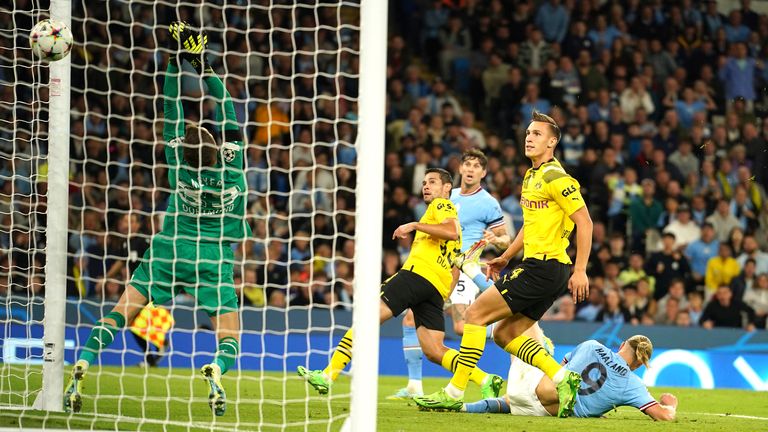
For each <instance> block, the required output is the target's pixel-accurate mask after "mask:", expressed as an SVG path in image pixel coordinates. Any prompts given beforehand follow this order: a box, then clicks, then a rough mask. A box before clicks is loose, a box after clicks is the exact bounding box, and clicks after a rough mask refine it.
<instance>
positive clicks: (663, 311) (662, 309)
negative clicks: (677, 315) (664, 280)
mask: <svg viewBox="0 0 768 432" xmlns="http://www.w3.org/2000/svg"><path fill="white" fill-rule="evenodd" d="M670 300H675V301H676V307H677V309H678V310H685V309H687V308H688V299H686V297H685V282H684V281H683V280H682V279H673V280H672V282H671V283H670V284H669V292H668V293H667V294H666V295H665V296H664V297H662V298H660V299H659V300H658V301H657V302H656V305H657V308H658V312H657V316H656V322H661V321H664V317H665V316H667V304H668V303H669V301H670Z"/></svg>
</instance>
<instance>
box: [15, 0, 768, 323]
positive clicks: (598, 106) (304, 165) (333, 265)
mask: <svg viewBox="0 0 768 432" xmlns="http://www.w3.org/2000/svg"><path fill="white" fill-rule="evenodd" d="M150 3H151V2H133V3H131V4H130V5H129V4H127V3H121V4H119V5H112V6H110V7H109V9H108V8H107V5H106V4H102V3H93V2H90V3H88V4H87V6H83V3H79V2H75V8H76V11H74V13H73V31H74V33H75V38H76V40H84V41H85V43H84V44H81V45H79V46H78V47H77V48H76V49H75V51H74V52H73V54H72V61H73V75H72V86H73V96H72V98H73V99H72V107H73V108H72V113H71V119H72V121H71V146H70V147H71V148H70V154H71V160H72V163H71V182H70V197H71V205H70V209H69V212H70V234H69V245H70V263H69V266H70V287H69V294H70V295H72V296H83V297H91V298H94V299H114V298H116V297H117V296H119V294H120V292H121V290H122V289H123V286H124V284H125V281H126V280H127V278H128V276H129V273H130V270H131V269H132V268H135V266H136V265H137V263H138V260H139V259H140V257H141V253H142V251H143V249H145V248H146V246H147V241H148V238H149V236H151V234H152V233H154V232H156V231H157V230H158V229H159V227H160V226H161V225H160V220H159V219H160V216H159V213H158V211H159V210H162V209H163V208H164V207H165V205H166V201H167V196H168V189H167V182H166V179H165V176H166V171H165V168H164V167H163V165H162V163H163V162H164V156H163V153H162V150H163V147H162V142H161V139H160V127H161V121H162V118H161V117H162V112H161V106H162V100H161V99H162V98H161V97H160V95H161V88H162V87H161V86H162V79H163V77H162V75H163V74H162V72H163V71H164V70H165V65H166V60H167V57H168V51H165V50H162V49H159V48H162V47H166V46H168V41H167V39H168V36H167V33H166V32H165V31H163V28H164V26H165V24H167V23H168V22H170V21H173V20H174V19H177V18H182V19H189V20H191V21H196V22H202V23H204V24H205V25H206V28H207V29H208V32H209V34H210V35H211V38H210V40H211V43H210V47H209V48H210V51H211V53H212V54H213V57H214V59H215V68H216V70H217V71H219V72H221V73H225V74H226V84H227V87H228V88H229V91H230V93H231V94H232V96H233V99H234V100H235V102H236V110H237V114H238V119H239V120H240V121H241V122H242V123H243V124H244V125H245V130H246V132H247V136H248V140H249V143H248V144H249V150H248V161H247V176H248V182H249V187H250V191H249V200H248V201H249V206H248V207H249V210H248V217H249V221H250V223H251V224H252V226H253V229H254V238H253V239H251V240H249V241H247V242H245V244H242V245H237V257H238V260H239V265H238V266H236V269H237V270H236V278H237V282H238V284H239V287H240V292H241V294H242V303H243V304H246V305H255V306H263V305H272V306H275V307H286V306H305V305H318V304H323V305H330V306H331V307H345V308H348V307H349V303H350V301H351V295H352V285H351V280H352V277H353V276H354V272H355V270H356V269H355V268H354V266H353V264H352V258H353V255H354V250H355V244H354V240H353V236H354V230H355V220H354V209H355V186H356V175H357V173H356V170H355V164H356V154H355V150H354V142H355V134H356V124H357V117H356V114H355V112H356V100H357V91H358V88H357V87H358V74H359V68H360V65H359V58H358V48H359V32H358V29H357V27H356V26H355V23H356V22H357V21H356V19H357V14H358V12H359V11H358V8H357V7H356V6H355V5H354V3H353V2H345V3H344V4H345V6H343V7H338V6H336V5H331V3H327V5H326V3H323V4H322V5H319V6H315V5H314V2H309V1H299V2H293V1H291V2H287V1H286V2H280V1H272V2H270V1H266V0H264V1H261V0H259V1H249V2H245V1H242V2H229V3H228V6H227V9H222V8H221V7H220V5H217V2H215V1H214V2H208V3H209V4H208V5H207V6H205V7H202V8H191V9H184V8H181V9H175V8H173V9H171V8H167V7H165V6H162V5H158V6H154V7H153V6H152V5H150ZM755 3H756V5H755V6H754V8H753V5H752V4H751V2H750V1H748V0H743V1H740V2H737V1H731V2H727V1H726V2H719V4H718V2H715V1H694V0H680V1H660V0H651V1H639V0H623V1H619V0H613V1H612V0H608V1H601V0H567V1H560V0H540V1H520V0H515V1H511V0H510V1H501V0H442V1H438V0H435V1H431V0H393V1H391V2H390V36H389V40H388V68H387V78H388V79H387V100H386V104H387V137H386V142H387V152H386V158H385V160H384V161H383V163H384V164H385V173H386V178H385V193H384V198H385V202H384V208H385V210H384V211H385V214H384V227H383V234H384V235H383V238H384V244H383V245H382V246H383V248H384V262H383V272H382V278H384V277H388V276H389V275H391V274H393V273H394V272H395V271H397V269H398V268H399V266H400V263H401V262H402V261H403V260H404V258H405V257H406V256H407V253H408V250H409V246H410V244H409V240H402V241H393V240H390V239H391V233H392V231H393V230H394V229H395V228H396V227H397V226H398V225H399V224H401V223H405V222H410V221H413V220H416V219H418V218H419V217H420V216H421V214H422V213H423V211H424V208H425V207H424V205H423V202H422V200H421V179H422V177H423V173H424V171H425V170H426V169H427V168H429V167H444V168H447V169H449V170H450V171H451V172H453V173H454V178H455V181H456V184H457V185H458V181H459V175H458V166H459V160H460V156H461V154H462V152H464V151H466V150H468V149H470V148H480V149H481V150H483V151H484V152H485V154H486V155H487V156H488V158H489V163H488V174H487V177H486V178H485V181H484V184H483V185H484V187H485V188H486V189H487V190H488V191H489V192H490V193H492V194H493V195H494V196H495V197H496V198H498V200H499V201H500V203H501V206H502V209H503V210H504V213H505V217H506V218H507V222H508V224H507V225H508V228H509V230H510V232H511V233H512V234H513V235H514V233H515V232H516V230H518V229H519V228H520V226H521V225H522V210H521V208H520V206H519V198H520V188H521V183H522V176H523V175H524V173H525V171H526V170H527V169H528V167H529V166H530V163H529V161H528V160H527V159H526V158H525V157H524V155H523V154H522V150H521V149H522V134H521V133H522V131H524V129H525V128H526V127H527V124H528V119H529V118H530V113H531V111H532V110H533V109H537V110H539V111H542V112H545V113H548V114H549V115H551V116H552V117H553V118H554V119H555V120H556V121H557V122H558V123H559V125H560V127H561V129H562V131H563V138H562V140H561V142H560V144H559V145H558V147H557V151H556V156H557V157H558V159H559V160H560V161H561V162H562V163H563V164H564V166H565V167H566V169H567V170H568V172H569V173H571V174H572V175H573V176H574V177H575V178H576V179H577V180H578V181H579V183H580V185H581V187H582V191H581V192H582V194H583V195H584V197H585V199H586V200H587V203H588V206H589V209H590V213H591V215H592V218H593V220H594V222H595V228H594V238H593V251H592V254H591V260H590V268H589V269H588V274H589V275H590V278H591V286H592V290H591V296H590V299H589V301H588V302H585V303H583V304H579V305H573V303H572V301H570V300H568V299H569V298H563V299H562V300H561V301H558V302H557V303H556V304H555V306H554V307H553V308H552V310H551V311H550V312H549V313H548V314H547V316H546V317H545V318H546V319H553V320H584V321H612V322H625V323H632V324H663V325H678V326H699V325H701V326H705V327H717V326H725V327H742V328H747V329H753V328H756V327H757V328H764V327H765V322H766V313H768V252H767V251H768V205H766V202H765V201H766V199H767V198H768V197H767V196H766V192H765V190H766V186H768V144H767V142H766V140H768V121H764V120H763V119H764V117H766V114H768V90H767V88H768V67H766V65H764V63H765V62H768V43H766V41H768V15H766V14H765V13H760V12H758V11H757V9H760V10H765V9H768V7H766V5H765V4H760V3H765V2H755ZM270 5H272V7H271V8H270V7H269V6H270ZM14 7H15V8H16V9H15V10H14V11H15V12H14V13H13V17H14V20H13V23H10V22H9V23H1V24H0V29H2V30H3V31H0V42H1V43H0V46H3V47H10V46H15V47H16V49H15V51H14V50H12V49H3V51H0V81H3V82H4V83H6V82H9V83H16V85H15V86H14V85H4V86H3V87H2V89H0V111H2V113H0V121H2V122H5V123H0V147H1V148H0V153H2V155H3V158H2V161H1V162H2V163H1V164H0V179H2V180H3V182H2V186H1V187H0V207H2V208H0V216H1V217H2V220H0V231H1V232H0V247H1V248H2V249H3V251H4V252H3V254H2V259H1V260H0V272H2V274H3V275H7V277H2V278H0V294H2V293H3V292H7V291H12V292H17V293H24V292H33V293H39V292H40V291H41V290H42V289H44V288H43V286H44V281H43V280H42V278H41V277H40V275H41V273H42V272H41V268H42V263H43V262H44V255H43V254H42V250H41V249H42V247H43V245H44V238H43V237H42V234H41V231H42V228H41V227H44V226H45V221H44V215H42V214H41V213H40V210H41V209H43V210H44V209H45V199H44V196H43V194H44V193H45V190H46V184H45V173H46V166H45V155H46V154H47V148H46V147H47V145H46V142H45V139H44V137H45V133H44V132H45V127H46V124H45V123H46V121H45V120H46V119H45V113H42V114H41V115H40V116H38V117H39V118H40V120H42V121H34V116H32V113H33V112H35V110H37V109H38V107H39V106H40V104H41V102H43V105H44V102H45V100H46V99H47V93H46V89H45V88H41V87H39V86H38V85H36V84H34V82H35V81H36V80H38V81H39V80H40V79H41V78H45V70H44V69H40V68H36V67H32V63H31V62H30V61H29V60H30V53H29V50H28V49H27V48H26V46H27V45H26V40H25V36H24V35H23V34H21V35H19V36H18V39H17V40H16V41H14V40H13V39H12V32H11V31H10V30H12V29H13V27H14V26H16V27H18V28H31V27H32V25H33V20H32V17H31V16H30V15H29V14H28V12H27V11H28V10H30V8H31V2H30V1H27V0H20V1H17V2H15V3H14ZM84 7H85V9H83V8H84ZM758 7H759V8H758ZM83 17H87V18H88V19H84V18H83ZM142 23H156V24H142ZM225 23H226V25H225ZM337 28H338V29H339V30H338V31H337V30H335V29H337ZM22 33H23V32H22ZM86 35H87V36H86ZM14 43H15V45H14ZM296 50H298V51H296ZM294 51H295V53H294ZM184 92H185V95H186V96H187V99H186V100H185V112H186V114H187V118H189V119H191V120H198V119H205V118H212V116H211V112H212V104H211V101H210V100H206V99H201V98H200V94H201V92H202V90H201V88H200V83H199V80H196V79H193V78H192V77H190V78H189V79H187V80H185V82H184ZM382 103H383V101H382ZM9 119H13V120H12V122H9ZM360 145H365V143H360ZM41 161H42V162H41ZM496 253H498V251H488V254H489V255H494V254H496ZM358 271H360V270H359V269H358ZM187 300H188V299H184V298H180V299H178V301H181V302H183V301H187Z"/></svg>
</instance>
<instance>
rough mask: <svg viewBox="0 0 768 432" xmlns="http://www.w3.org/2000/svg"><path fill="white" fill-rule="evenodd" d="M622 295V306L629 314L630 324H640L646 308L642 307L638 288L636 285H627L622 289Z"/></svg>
mask: <svg viewBox="0 0 768 432" xmlns="http://www.w3.org/2000/svg"><path fill="white" fill-rule="evenodd" d="M622 294H623V296H622V306H623V307H624V309H626V310H627V312H628V313H629V323H630V324H632V325H638V324H640V321H641V320H642V319H643V315H645V313H646V308H644V307H642V306H641V305H640V298H639V297H638V295H637V287H636V286H635V285H625V286H624V288H623V289H622Z"/></svg>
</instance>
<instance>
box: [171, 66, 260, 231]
mask: <svg viewBox="0 0 768 432" xmlns="http://www.w3.org/2000/svg"><path fill="white" fill-rule="evenodd" d="M172 63H173V62H171V64H169V65H168V73H167V75H166V77H165V84H164V85H163V93H164V95H165V102H164V112H165V122H164V126H163V138H164V140H165V141H166V146H165V157H166V160H167V162H168V181H169V183H170V187H171V191H172V192H171V196H170V199H169V203H168V209H167V211H166V216H165V219H164V222H163V229H162V232H161V235H165V236H170V237H173V238H175V239H178V240H191V241H198V242H217V243H221V242H238V241H241V240H243V239H245V238H246V237H248V236H250V235H251V228H250V226H249V225H248V223H247V221H246V219H245V210H246V204H247V196H248V189H247V183H246V179H245V160H244V154H243V153H244V151H245V146H244V143H243V141H242V134H241V132H240V127H239V126H238V124H237V120H236V117H235V110H234V106H233V104H232V100H231V99H230V96H229V93H228V92H227V90H226V89H225V87H224V84H223V83H222V82H221V80H220V79H219V77H217V76H215V75H206V76H205V78H204V80H205V83H206V85H207V87H208V92H209V94H210V95H211V96H213V97H214V99H215V100H216V101H218V104H217V108H216V122H217V123H218V124H221V125H222V130H223V131H224V140H223V141H224V142H223V143H222V144H221V146H220V148H219V155H218V162H217V163H216V165H215V166H213V167H208V168H203V169H197V168H192V167H190V166H189V165H188V164H187V163H186V162H185V161H184V158H183V151H184V150H183V149H184V111H183V108H182V105H181V100H180V98H179V70H178V67H177V66H176V65H174V64H172Z"/></svg>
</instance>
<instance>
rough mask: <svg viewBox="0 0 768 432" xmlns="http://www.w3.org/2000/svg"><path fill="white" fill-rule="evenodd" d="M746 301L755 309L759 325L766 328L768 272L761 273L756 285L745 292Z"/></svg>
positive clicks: (756, 321)
mask: <svg viewBox="0 0 768 432" xmlns="http://www.w3.org/2000/svg"><path fill="white" fill-rule="evenodd" d="M744 303H746V305H747V306H749V307H750V308H752V309H753V310H754V311H755V323H756V325H757V327H759V328H763V329H764V328H766V316H768V273H762V274H760V275H759V276H758V277H757V281H756V283H755V285H754V286H753V287H752V288H750V289H748V290H747V291H746V292H745V293H744Z"/></svg>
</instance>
